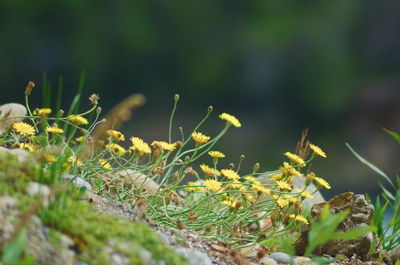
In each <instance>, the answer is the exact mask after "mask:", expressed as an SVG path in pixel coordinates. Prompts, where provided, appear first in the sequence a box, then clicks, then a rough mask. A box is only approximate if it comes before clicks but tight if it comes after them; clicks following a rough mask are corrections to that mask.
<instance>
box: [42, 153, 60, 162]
mask: <svg viewBox="0 0 400 265" xmlns="http://www.w3.org/2000/svg"><path fill="white" fill-rule="evenodd" d="M43 159H44V161H46V162H47V163H53V162H56V161H57V158H56V157H55V156H54V155H51V154H44V155H43Z"/></svg>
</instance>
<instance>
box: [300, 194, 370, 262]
mask: <svg viewBox="0 0 400 265" xmlns="http://www.w3.org/2000/svg"><path fill="white" fill-rule="evenodd" d="M326 204H328V205H329V208H330V212H331V213H332V214H335V213H338V212H342V211H344V210H349V211H350V213H349V215H348V216H347V217H346V219H345V220H344V221H343V222H342V223H341V224H340V225H339V227H338V229H337V231H349V230H351V229H353V228H357V227H363V226H369V225H370V224H371V221H372V217H373V214H374V206H373V205H371V204H369V203H368V202H367V201H366V200H365V197H364V195H361V194H357V195H356V194H354V193H352V192H346V193H342V194H339V195H337V196H335V197H334V198H333V199H331V200H330V201H328V202H326V203H319V204H315V205H313V207H312V209H311V215H312V217H313V218H314V219H315V220H318V219H319V216H320V215H321V212H322V209H323V208H324V206H325V205H326ZM307 236H308V235H307V233H303V234H302V236H301V237H300V240H299V241H298V244H297V245H296V250H297V252H298V253H299V254H303V253H304V248H305V245H306V244H304V243H305V242H307ZM374 240H375V238H374V236H373V234H372V233H368V234H367V235H365V236H363V237H361V238H359V239H355V240H332V241H329V242H327V243H325V244H323V245H321V246H318V247H317V248H316V249H315V250H314V252H313V254H315V255H319V256H322V255H324V254H326V255H329V256H332V257H335V256H336V255H338V254H343V255H345V256H347V257H352V256H353V255H354V254H355V255H357V256H359V257H361V258H362V259H364V258H365V257H366V256H367V254H368V251H369V249H370V247H371V244H372V243H373V241H374ZM302 252H303V253H302Z"/></svg>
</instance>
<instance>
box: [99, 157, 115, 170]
mask: <svg viewBox="0 0 400 265" xmlns="http://www.w3.org/2000/svg"><path fill="white" fill-rule="evenodd" d="M99 163H100V165H101V166H102V167H104V168H105V169H111V168H112V166H111V164H110V163H109V162H108V161H107V160H105V159H102V158H100V159H99Z"/></svg>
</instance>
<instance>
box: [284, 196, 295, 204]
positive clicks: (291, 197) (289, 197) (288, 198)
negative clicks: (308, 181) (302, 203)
mask: <svg viewBox="0 0 400 265" xmlns="http://www.w3.org/2000/svg"><path fill="white" fill-rule="evenodd" d="M283 198H284V199H285V200H288V201H289V202H291V203H294V204H297V203H299V200H297V199H296V198H295V197H293V196H292V195H289V194H283Z"/></svg>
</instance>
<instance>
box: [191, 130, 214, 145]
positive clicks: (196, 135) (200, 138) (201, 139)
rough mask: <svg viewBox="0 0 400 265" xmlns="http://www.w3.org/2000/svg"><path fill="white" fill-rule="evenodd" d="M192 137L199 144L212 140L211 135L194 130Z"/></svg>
mask: <svg viewBox="0 0 400 265" xmlns="http://www.w3.org/2000/svg"><path fill="white" fill-rule="evenodd" d="M192 138H193V140H194V141H195V142H196V144H197V145H202V144H205V143H207V142H208V141H209V140H210V138H211V137H210V136H206V135H204V134H202V133H201V132H194V133H192Z"/></svg>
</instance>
